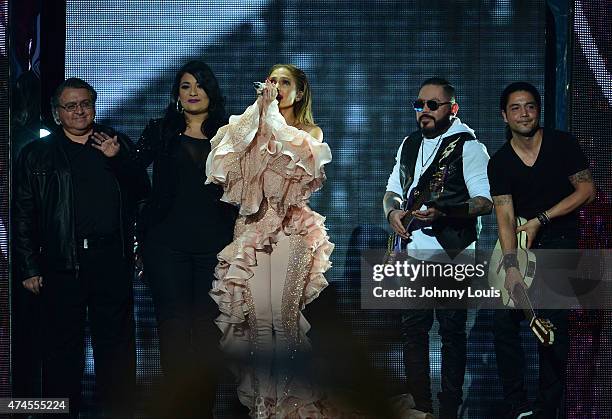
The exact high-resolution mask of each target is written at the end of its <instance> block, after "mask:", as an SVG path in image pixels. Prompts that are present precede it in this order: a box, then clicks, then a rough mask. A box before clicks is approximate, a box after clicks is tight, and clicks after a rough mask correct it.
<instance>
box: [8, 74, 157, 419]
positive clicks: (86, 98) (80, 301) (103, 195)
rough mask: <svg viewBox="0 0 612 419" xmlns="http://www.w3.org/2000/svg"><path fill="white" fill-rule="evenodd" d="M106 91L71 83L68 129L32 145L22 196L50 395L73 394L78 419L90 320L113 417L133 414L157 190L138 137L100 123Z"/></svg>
mask: <svg viewBox="0 0 612 419" xmlns="http://www.w3.org/2000/svg"><path fill="white" fill-rule="evenodd" d="M96 98H97V93H96V91H95V90H94V89H93V87H91V85H89V84H88V83H87V82H85V81H83V80H80V79H77V78H70V79H67V80H66V81H64V82H63V83H62V84H61V85H60V86H59V87H58V88H57V90H56V92H55V94H54V95H53V97H52V99H51V105H52V110H53V116H54V118H55V120H56V122H57V123H58V124H59V125H60V128H59V129H57V130H56V131H55V132H54V133H53V134H51V135H50V136H48V137H46V138H43V139H38V140H35V141H33V142H31V143H30V144H28V145H27V146H25V147H24V148H23V150H22V152H21V154H20V156H19V158H18V160H17V164H16V168H15V177H14V181H15V184H14V195H13V227H14V230H13V245H14V252H13V255H14V258H13V262H14V266H15V270H16V274H17V276H18V278H20V281H21V282H22V284H23V286H24V287H25V288H26V289H27V290H29V291H31V292H32V293H34V294H36V295H39V296H40V298H41V307H42V308H41V309H42V322H43V324H42V326H43V328H42V330H43V333H42V339H43V342H42V346H43V371H42V381H43V397H69V398H70V414H71V416H74V417H77V416H78V412H79V407H80V406H79V405H80V394H81V388H80V387H81V378H82V375H83V367H84V330H85V322H86V316H87V317H88V319H89V323H90V327H91V332H92V344H93V353H94V359H95V372H96V381H97V386H96V388H97V391H98V393H99V397H100V401H101V405H102V407H103V409H104V410H105V414H106V415H109V416H111V417H130V416H131V415H132V406H133V395H134V385H135V364H136V363H135V360H136V356H135V340H134V315H133V296H132V278H133V245H134V243H133V236H134V229H133V225H134V217H135V212H136V208H137V206H138V204H139V203H140V202H143V201H144V199H145V198H146V197H147V195H148V193H149V190H150V183H149V179H148V176H147V173H146V172H145V171H144V170H143V169H142V168H140V166H139V165H138V164H137V163H136V161H135V159H134V153H133V147H132V143H131V141H130V139H129V138H128V137H127V136H125V135H123V134H119V133H116V132H115V131H114V130H113V129H111V128H109V127H105V126H102V125H98V124H95V123H94V118H95V102H96Z"/></svg>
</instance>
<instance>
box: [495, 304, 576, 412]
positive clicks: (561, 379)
mask: <svg viewBox="0 0 612 419" xmlns="http://www.w3.org/2000/svg"><path fill="white" fill-rule="evenodd" d="M537 315H538V316H539V317H543V318H546V319H549V320H550V321H551V322H552V323H553V324H554V325H555V327H556V330H555V342H554V344H553V345H551V346H549V347H545V346H543V345H538V355H539V360H540V374H539V391H538V396H537V398H536V402H535V406H534V410H535V411H536V412H538V415H539V416H538V417H542V418H556V417H557V410H558V408H559V406H560V404H561V398H562V397H563V390H564V383H565V371H566V367H567V354H568V350H569V339H568V333H567V325H568V324H567V310H537ZM524 319H525V317H524V315H523V312H522V311H521V310H496V311H495V317H494V320H493V328H494V329H493V330H494V334H495V355H496V357H497V369H498V371H499V376H500V378H501V380H502V387H503V390H504V400H505V402H506V403H507V405H508V408H509V409H513V408H516V407H518V406H521V405H524V404H525V403H526V402H527V392H526V390H525V354H524V353H523V348H522V347H521V341H520V336H519V333H520V322H521V321H522V320H524ZM534 339H535V337H534Z"/></svg>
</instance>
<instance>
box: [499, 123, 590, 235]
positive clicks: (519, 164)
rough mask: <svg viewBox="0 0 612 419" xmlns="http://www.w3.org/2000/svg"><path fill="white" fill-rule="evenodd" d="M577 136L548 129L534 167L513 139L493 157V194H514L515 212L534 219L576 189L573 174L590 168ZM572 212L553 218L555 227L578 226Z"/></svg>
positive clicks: (552, 225) (574, 214) (544, 134)
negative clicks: (517, 150) (526, 163)
mask: <svg viewBox="0 0 612 419" xmlns="http://www.w3.org/2000/svg"><path fill="white" fill-rule="evenodd" d="M588 168H589V165H588V162H587V160H586V157H585V156H584V154H583V153H582V151H581V150H580V147H579V145H578V142H577V141H576V139H575V138H574V137H573V136H572V135H571V134H568V133H566V132H562V131H556V130H548V129H545V130H544V133H543V136H542V144H541V146H540V152H539V153H538V157H537V159H536V161H535V163H534V164H533V166H531V167H529V166H526V165H525V163H523V161H522V160H521V158H520V157H519V156H518V155H517V154H516V152H515V151H514V149H513V148H512V145H511V144H510V141H508V142H506V143H505V144H504V145H503V146H502V147H501V148H500V149H499V150H498V151H497V152H496V153H495V154H494V155H493V157H491V160H489V167H488V173H489V182H490V184H491V196H498V195H512V202H513V205H514V213H515V214H516V215H517V216H520V217H524V218H526V219H531V218H534V217H535V216H536V215H537V214H538V213H540V212H543V211H546V210H548V209H550V208H551V207H553V206H554V205H555V204H557V203H558V202H559V201H561V200H562V199H564V198H566V197H567V196H569V195H571V194H572V193H573V192H574V186H573V185H572V184H571V182H570V181H569V179H568V178H569V177H570V176H572V175H574V174H576V173H578V172H580V171H582V170H585V169H588ZM576 220H577V215H576V212H575V211H574V212H572V213H570V214H567V215H565V216H563V217H559V218H556V219H554V220H553V222H552V223H551V227H560V228H566V227H573V228H575V226H576Z"/></svg>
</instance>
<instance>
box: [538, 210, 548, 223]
mask: <svg viewBox="0 0 612 419" xmlns="http://www.w3.org/2000/svg"><path fill="white" fill-rule="evenodd" d="M536 218H537V219H538V221H539V222H540V224H542V225H543V226H544V225H546V224H548V223H550V218H549V217H548V214H546V211H544V212H541V213H539V214H538V215H536Z"/></svg>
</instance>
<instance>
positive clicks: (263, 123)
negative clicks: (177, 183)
mask: <svg viewBox="0 0 612 419" xmlns="http://www.w3.org/2000/svg"><path fill="white" fill-rule="evenodd" d="M322 139H323V132H322V131H321V129H320V128H319V127H318V126H316V125H315V124H314V121H313V118H312V111H311V93H310V86H309V84H308V80H307V78H306V75H305V74H304V72H303V71H302V70H300V69H298V68H297V67H295V66H293V65H285V64H282V65H275V66H274V67H272V69H271V71H270V74H269V75H268V79H267V80H266V82H265V84H264V85H263V86H262V88H261V89H260V90H259V91H258V98H257V100H256V102H255V103H254V104H253V105H251V106H249V107H248V108H247V109H246V111H245V112H244V113H243V114H242V115H239V116H232V117H231V118H230V123H229V124H228V125H226V126H224V127H222V128H220V129H219V131H218V133H217V135H216V136H215V137H214V138H213V139H212V140H211V144H212V151H211V152H210V154H209V156H208V159H207V162H206V175H207V180H206V182H207V183H210V182H214V183H218V184H221V185H223V187H224V195H223V197H222V200H223V201H225V202H229V203H232V204H235V205H237V206H239V207H240V216H239V218H238V220H237V221H236V226H235V230H234V241H233V242H232V243H231V244H229V245H228V246H227V247H225V248H224V249H223V250H222V251H221V252H220V253H219V255H218V258H219V263H218V265H217V268H216V272H215V276H216V278H217V279H216V280H215V281H214V283H213V288H212V290H211V292H210V294H211V296H212V297H213V299H214V300H215V301H216V302H217V304H218V305H219V310H220V311H221V314H220V315H219V317H217V319H216V323H217V325H218V326H219V328H220V329H221V331H222V332H223V337H222V339H221V348H222V349H223V350H224V351H225V353H226V354H227V355H228V356H229V357H230V359H231V363H232V368H233V370H234V372H235V373H236V375H237V377H238V382H239V386H238V397H239V399H240V401H241V402H242V403H243V404H244V405H245V406H247V407H249V408H250V409H251V416H252V417H257V418H270V417H271V418H286V417H323V416H322V415H321V413H320V409H321V406H320V396H319V394H318V392H317V391H316V390H315V389H314V388H313V386H311V385H309V382H308V379H307V378H306V377H305V376H303V375H302V374H300V373H298V371H299V369H300V368H299V366H300V354H304V353H306V352H307V351H308V349H309V341H308V338H307V337H306V333H307V332H308V329H309V328H310V326H309V324H308V322H307V321H306V319H305V318H304V316H303V315H302V313H301V310H302V309H303V308H304V306H305V305H306V304H308V303H309V302H311V301H312V300H314V299H315V298H316V297H317V296H318V295H319V293H320V292H321V291H322V290H323V289H324V288H325V287H326V286H327V281H326V280H325V277H324V276H323V274H324V272H325V271H327V270H328V269H329V268H330V266H331V264H330V262H329V258H330V254H331V252H332V250H333V248H334V245H333V244H332V243H331V242H330V241H329V237H328V235H327V232H326V229H325V226H324V224H323V222H324V220H325V218H324V217H322V216H321V215H319V214H317V213H316V212H314V211H313V210H311V209H310V208H309V207H308V199H309V197H310V195H311V194H312V193H313V192H314V191H316V190H318V189H319V188H320V187H321V186H322V184H323V181H324V180H325V173H324V171H323V166H324V165H325V164H327V163H329V162H330V161H331V152H330V149H329V147H328V145H327V144H325V143H323V141H322ZM316 412H319V413H316ZM314 415H318V416H314Z"/></svg>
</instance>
